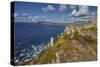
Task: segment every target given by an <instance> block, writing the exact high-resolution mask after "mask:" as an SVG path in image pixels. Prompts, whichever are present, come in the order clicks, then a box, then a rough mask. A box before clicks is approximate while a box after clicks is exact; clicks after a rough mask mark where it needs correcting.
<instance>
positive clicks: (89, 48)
mask: <svg viewBox="0 0 100 67" xmlns="http://www.w3.org/2000/svg"><path fill="white" fill-rule="evenodd" d="M96 22H97V21H96V20H92V21H89V22H87V23H84V24H75V23H73V24H68V25H66V27H65V30H64V32H62V33H61V34H59V35H58V36H57V37H55V38H54V39H53V43H52V45H51V43H48V46H47V47H46V48H44V49H43V50H42V51H41V52H40V53H39V54H38V55H37V56H36V57H35V58H33V59H32V60H30V61H28V62H23V63H22V64H21V65H26V64H47V63H66V62H79V61H93V60H97V26H96Z"/></svg>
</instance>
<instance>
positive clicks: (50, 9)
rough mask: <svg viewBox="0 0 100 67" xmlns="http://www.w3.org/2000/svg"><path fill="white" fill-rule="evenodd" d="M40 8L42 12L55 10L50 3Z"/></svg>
mask: <svg viewBox="0 0 100 67" xmlns="http://www.w3.org/2000/svg"><path fill="white" fill-rule="evenodd" d="M41 9H42V10H43V11H44V12H48V11H55V10H56V9H55V8H54V7H53V6H52V5H48V6H47V7H42V8H41Z"/></svg>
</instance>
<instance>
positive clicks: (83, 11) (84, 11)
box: [70, 6, 90, 16]
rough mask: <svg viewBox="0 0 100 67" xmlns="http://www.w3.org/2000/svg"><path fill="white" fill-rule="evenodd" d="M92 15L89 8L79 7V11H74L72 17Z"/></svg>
mask: <svg viewBox="0 0 100 67" xmlns="http://www.w3.org/2000/svg"><path fill="white" fill-rule="evenodd" d="M87 15H90V12H89V9H88V6H79V10H76V9H73V10H72V12H71V14H70V16H87Z"/></svg>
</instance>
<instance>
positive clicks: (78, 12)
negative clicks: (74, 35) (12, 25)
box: [14, 2, 97, 23]
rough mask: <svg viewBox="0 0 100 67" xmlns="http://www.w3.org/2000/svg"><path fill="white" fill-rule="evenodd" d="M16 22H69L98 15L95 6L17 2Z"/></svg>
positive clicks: (84, 19)
mask: <svg viewBox="0 0 100 67" xmlns="http://www.w3.org/2000/svg"><path fill="white" fill-rule="evenodd" d="M14 10H15V13H14V18H15V22H38V21H49V22H54V23H69V22H75V21H87V20H90V19H91V18H94V17H95V16H96V15H97V12H96V11H97V8H96V7H95V6H82V5H81V6H78V5H66V4H51V3H31V2H15V9H14Z"/></svg>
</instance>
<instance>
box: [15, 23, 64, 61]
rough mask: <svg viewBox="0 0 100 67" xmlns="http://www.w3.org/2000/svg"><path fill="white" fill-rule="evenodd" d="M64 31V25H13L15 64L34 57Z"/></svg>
mask: <svg viewBox="0 0 100 67" xmlns="http://www.w3.org/2000/svg"><path fill="white" fill-rule="evenodd" d="M63 30H64V25H58V24H38V23H18V22H16V23H15V46H14V49H15V51H14V54H15V56H14V59H15V63H18V62H22V61H25V60H27V59H31V58H32V57H34V56H35V55H36V54H37V53H38V52H39V51H41V50H42V49H43V47H44V46H46V45H47V44H46V43H47V42H49V41H50V37H56V36H57V35H58V34H59V33H61V32H62V31H63Z"/></svg>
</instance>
